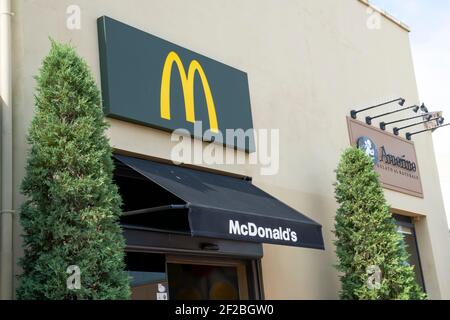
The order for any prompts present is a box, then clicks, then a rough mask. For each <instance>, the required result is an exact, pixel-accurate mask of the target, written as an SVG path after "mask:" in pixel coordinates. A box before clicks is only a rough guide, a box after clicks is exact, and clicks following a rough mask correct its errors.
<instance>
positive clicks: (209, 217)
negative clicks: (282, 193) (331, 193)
mask: <svg viewBox="0 0 450 320" xmlns="http://www.w3.org/2000/svg"><path fill="white" fill-rule="evenodd" d="M114 157H115V159H116V160H118V161H119V162H118V164H119V165H120V166H122V167H126V168H127V169H128V170H130V169H131V171H133V172H134V173H139V176H141V177H145V178H146V179H148V180H149V181H151V182H152V183H153V184H154V185H155V186H157V187H158V188H159V189H163V190H164V191H165V192H167V193H169V194H170V196H168V197H163V196H161V194H160V192H159V191H158V192H157V193H155V192H152V191H148V193H146V192H145V191H144V193H143V196H144V197H147V196H148V197H149V198H150V197H152V194H153V195H154V196H155V197H158V199H156V200H158V201H156V202H155V201H153V202H152V203H153V204H154V205H152V206H151V207H149V208H139V209H136V210H130V211H127V212H124V216H123V217H122V219H121V221H122V223H123V224H133V225H135V226H137V227H139V225H141V226H143V225H146V224H147V222H149V221H152V220H153V222H157V221H156V220H161V221H163V222H162V224H163V225H166V226H171V227H170V229H176V230H181V231H182V230H184V231H187V232H188V233H190V234H191V235H192V236H201V237H209V238H219V239H232V240H243V241H252V242H259V243H273V244H280V245H288V246H297V247H307V248H316V249H324V243H323V237H322V230H321V229H322V226H321V225H320V224H318V223H316V222H314V221H313V220H311V219H309V218H308V217H306V216H305V215H303V214H302V213H300V212H298V211H296V210H294V209H292V208H291V207H289V206H287V205H286V204H284V203H282V202H281V201H279V200H278V199H276V198H274V197H272V196H271V195H269V194H268V193H266V192H264V191H262V190H261V189H259V188H257V187H256V186H254V185H253V184H252V183H251V181H249V180H248V179H242V178H235V177H230V176H225V175H220V174H214V173H211V172H206V171H200V170H194V169H191V168H187V167H183V166H176V165H171V164H164V163H159V162H154V161H150V160H142V159H137V158H132V157H127V156H122V155H114ZM140 197H142V195H141V196H140ZM150 225H152V226H155V225H156V224H155V223H153V224H152V223H150ZM174 226H175V227H174ZM183 226H184V227H183Z"/></svg>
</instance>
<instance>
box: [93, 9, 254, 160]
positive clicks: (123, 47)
mask: <svg viewBox="0 0 450 320" xmlns="http://www.w3.org/2000/svg"><path fill="white" fill-rule="evenodd" d="M97 22H98V36H99V49H100V67H101V78H102V94H103V105H104V111H105V114H106V116H109V117H113V118H118V119H121V120H125V121H131V122H135V123H138V124H141V125H146V126H151V127H155V128H158V129H163V130H167V131H173V130H175V129H178V128H184V129H187V130H188V131H189V132H190V134H191V135H192V136H195V137H196V138H201V137H202V136H203V134H204V133H205V131H209V133H210V134H211V135H213V136H214V138H215V141H216V142H222V143H224V144H225V145H227V146H231V147H234V148H238V149H243V150H246V151H247V152H253V151H255V146H254V136H253V130H249V129H253V121H252V113H251V107H250V96H249V88H248V79H247V74H246V73H245V72H242V71H240V70H237V69H235V68H233V67H230V66H227V65H225V64H223V63H220V62H218V61H215V60H212V59H210V58H208V57H205V56H203V55H200V54H198V53H195V52H193V51H190V50H188V49H185V48H183V47H180V46H178V45H175V44H173V43H171V42H168V41H165V40H163V39H160V38H158V37H156V36H153V35H151V34H149V33H146V32H143V31H141V30H138V29H136V28H133V27H131V26H128V25H126V24H124V23H121V22H119V21H116V20H114V19H111V18H109V17H101V18H99V19H98V21H97ZM192 36H193V37H194V36H196V35H192ZM200 121H201V125H202V130H201V131H198V130H197V131H198V132H197V131H194V123H195V122H200ZM227 129H232V130H237V129H242V130H243V131H247V130H249V135H248V136H247V139H245V140H242V141H240V142H239V140H238V139H236V138H235V137H234V136H233V137H232V135H229V139H228V140H227V138H226V130H227ZM219 132H220V134H221V135H223V140H221V138H220V137H221V135H220V134H219ZM207 140H209V139H207Z"/></svg>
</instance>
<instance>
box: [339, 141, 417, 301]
mask: <svg viewBox="0 0 450 320" xmlns="http://www.w3.org/2000/svg"><path fill="white" fill-rule="evenodd" d="M373 166H374V164H373V160H372V159H371V158H370V157H369V156H367V155H366V154H365V153H364V152H363V151H361V150H359V149H357V148H349V149H348V150H346V151H345V152H344V154H343V155H342V158H341V161H340V163H339V165H338V168H337V183H336V185H335V186H336V189H335V196H336V200H337V201H338V203H339V208H338V210H337V214H336V218H335V219H336V220H335V234H336V238H337V240H336V241H335V245H336V253H337V257H338V260H339V261H338V264H337V269H338V270H339V271H340V272H341V273H342V276H341V284H342V290H341V292H340V296H341V299H352V300H353V299H355V300H390V299H402V300H408V299H425V297H426V296H425V294H424V293H423V292H422V290H421V288H420V287H419V285H418V284H417V282H416V281H415V278H414V271H413V267H411V266H409V265H408V264H407V259H408V255H407V252H406V249H405V247H404V245H403V240H402V236H401V235H400V234H398V233H397V230H396V225H395V221H394V219H393V217H392V215H391V212H390V208H389V206H388V205H387V204H386V200H385V198H384V194H383V189H382V188H381V186H380V183H379V181H378V174H377V173H376V172H375V170H374V168H373ZM377 268H379V270H380V271H381V281H379V282H376V281H375V279H374V278H375V277H374V274H373V273H374V271H375V270H376V269H377ZM377 283H379V285H377Z"/></svg>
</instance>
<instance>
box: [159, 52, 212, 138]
mask: <svg viewBox="0 0 450 320" xmlns="http://www.w3.org/2000/svg"><path fill="white" fill-rule="evenodd" d="M174 62H175V63H176V65H177V68H178V71H179V72H180V78H181V86H182V88H183V95H184V104H185V110H186V121H188V122H192V123H195V112H194V76H195V72H198V74H199V75H200V79H201V80H202V85H203V91H204V92H205V98H206V106H207V108H208V117H209V126H210V129H211V131H212V132H215V133H217V132H219V126H218V124H217V115H216V107H215V106H214V100H213V97H212V94H211V88H210V87H209V83H208V79H207V78H206V75H205V72H204V71H203V68H202V66H201V65H200V63H199V62H198V61H197V60H192V61H191V63H190V64H189V69H188V74H187V75H186V70H185V69H184V67H183V63H182V62H181V59H180V57H179V56H178V55H177V54H176V53H175V52H174V51H172V52H170V53H169V54H168V55H167V58H166V61H165V63H164V68H163V73H162V80H161V118H163V119H167V120H170V76H171V74H172V66H173V63H174Z"/></svg>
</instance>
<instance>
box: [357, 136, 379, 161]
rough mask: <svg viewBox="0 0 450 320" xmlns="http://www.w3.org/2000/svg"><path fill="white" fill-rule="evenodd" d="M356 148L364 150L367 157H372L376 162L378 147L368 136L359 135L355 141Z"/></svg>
mask: <svg viewBox="0 0 450 320" xmlns="http://www.w3.org/2000/svg"><path fill="white" fill-rule="evenodd" d="M356 144H357V146H358V149H360V150H362V151H364V153H365V154H367V155H368V156H369V157H371V158H372V159H373V163H374V164H377V163H378V148H377V145H376V144H375V143H374V142H373V141H372V140H371V139H370V138H368V137H360V138H358V141H357V142H356Z"/></svg>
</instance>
